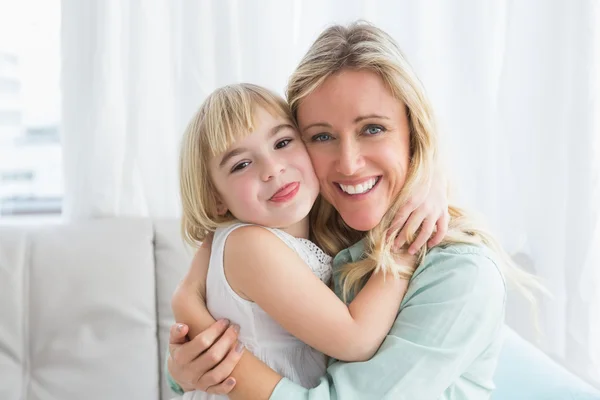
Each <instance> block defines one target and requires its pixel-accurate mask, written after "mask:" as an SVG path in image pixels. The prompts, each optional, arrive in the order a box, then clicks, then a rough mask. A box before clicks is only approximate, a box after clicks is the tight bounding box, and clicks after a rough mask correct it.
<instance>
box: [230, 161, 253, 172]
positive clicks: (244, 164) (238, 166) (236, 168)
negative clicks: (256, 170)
mask: <svg viewBox="0 0 600 400" xmlns="http://www.w3.org/2000/svg"><path fill="white" fill-rule="evenodd" d="M248 165H250V161H243V162H241V163H239V164H235V165H234V167H233V168H231V172H236V171H241V170H243V169H244V168H246V167H247V166H248Z"/></svg>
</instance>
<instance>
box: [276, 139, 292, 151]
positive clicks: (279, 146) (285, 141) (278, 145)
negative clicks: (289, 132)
mask: <svg viewBox="0 0 600 400" xmlns="http://www.w3.org/2000/svg"><path fill="white" fill-rule="evenodd" d="M291 141H292V139H283V140H280V141H279V142H277V143H276V144H275V148H276V149H283V148H284V147H287V145H288V144H290V142H291Z"/></svg>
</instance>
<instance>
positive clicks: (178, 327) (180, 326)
mask: <svg viewBox="0 0 600 400" xmlns="http://www.w3.org/2000/svg"><path fill="white" fill-rule="evenodd" d="M182 329H183V324H177V333H180V332H181V330H182Z"/></svg>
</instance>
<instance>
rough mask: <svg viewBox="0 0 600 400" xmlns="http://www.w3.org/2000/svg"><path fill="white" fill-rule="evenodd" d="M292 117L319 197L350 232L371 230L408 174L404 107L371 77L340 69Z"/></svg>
mask: <svg viewBox="0 0 600 400" xmlns="http://www.w3.org/2000/svg"><path fill="white" fill-rule="evenodd" d="M297 116H298V124H299V126H300V132H301V134H302V139H303V140H304V142H305V143H306V146H307V149H308V152H309V154H310V158H311V160H312V163H313V166H314V168H315V172H316V175H317V178H318V179H319V183H320V185H321V194H322V195H323V196H324V197H325V199H327V201H329V202H330V203H331V204H332V205H333V206H334V207H335V208H336V210H337V211H338V212H339V213H340V215H341V216H342V218H343V219H344V221H345V222H346V224H348V225H349V226H350V227H351V228H353V229H356V230H359V231H367V230H370V229H372V228H374V227H375V226H376V225H377V224H378V223H379V222H380V221H381V219H382V217H383V215H384V214H385V213H386V212H387V210H388V209H389V208H390V206H391V205H392V202H393V200H394V199H395V198H396V196H397V195H398V193H399V192H400V190H401V189H402V186H403V185H404V182H405V179H406V174H407V172H408V167H409V163H410V148H409V143H410V129H409V123H408V118H407V115H406V111H405V106H404V104H403V103H402V102H400V101H398V100H397V99H396V98H394V97H393V96H392V93H391V92H390V91H389V90H388V88H387V87H386V86H385V84H384V82H383V80H382V79H381V78H380V77H379V76H378V75H377V74H375V73H373V72H370V71H365V70H343V71H341V72H339V73H337V74H335V75H332V76H330V77H329V78H327V79H326V80H325V81H324V82H323V84H321V86H319V87H318V88H317V89H316V90H315V91H314V92H312V93H311V94H310V95H308V96H307V97H306V98H305V99H304V100H303V101H302V102H301V104H300V106H299V108H298V114H297Z"/></svg>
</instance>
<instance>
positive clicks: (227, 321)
mask: <svg viewBox="0 0 600 400" xmlns="http://www.w3.org/2000/svg"><path fill="white" fill-rule="evenodd" d="M221 323H223V325H225V326H229V320H228V319H227V318H224V319H222V320H221Z"/></svg>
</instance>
